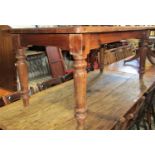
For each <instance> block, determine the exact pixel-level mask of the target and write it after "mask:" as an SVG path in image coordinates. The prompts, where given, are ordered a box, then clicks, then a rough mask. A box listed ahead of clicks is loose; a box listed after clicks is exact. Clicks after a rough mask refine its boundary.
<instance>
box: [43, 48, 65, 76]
mask: <svg viewBox="0 0 155 155" xmlns="http://www.w3.org/2000/svg"><path fill="white" fill-rule="evenodd" d="M46 53H47V57H48V61H49V65H50V69H51V74H52V77H53V78H59V77H61V76H64V75H65V64H64V60H63V56H62V53H61V50H60V49H59V48H57V47H50V46H47V47H46Z"/></svg>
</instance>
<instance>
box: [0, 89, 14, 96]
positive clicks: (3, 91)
mask: <svg viewBox="0 0 155 155" xmlns="http://www.w3.org/2000/svg"><path fill="white" fill-rule="evenodd" d="M11 93H13V92H12V91H10V90H6V89H3V88H0V97H1V96H6V95H10V94H11Z"/></svg>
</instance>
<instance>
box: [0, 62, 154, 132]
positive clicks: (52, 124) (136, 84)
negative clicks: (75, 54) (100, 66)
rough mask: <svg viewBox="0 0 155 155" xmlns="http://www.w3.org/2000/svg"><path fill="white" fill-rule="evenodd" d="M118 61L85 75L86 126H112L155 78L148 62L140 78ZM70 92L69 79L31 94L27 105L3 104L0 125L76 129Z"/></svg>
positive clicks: (19, 127)
mask: <svg viewBox="0 0 155 155" xmlns="http://www.w3.org/2000/svg"><path fill="white" fill-rule="evenodd" d="M122 63H123V62H122V61H120V62H118V63H116V64H113V65H112V67H113V69H111V68H112V67H110V66H109V69H108V68H107V69H106V71H105V72H104V73H103V74H100V73H99V71H95V72H92V73H91V74H89V77H88V84H87V85H88V87H87V101H88V116H87V120H86V129H112V128H113V127H114V126H115V125H116V123H117V122H118V120H119V119H120V118H121V117H123V116H124V115H125V114H126V113H127V112H128V111H129V110H130V109H131V108H132V107H133V106H134V105H135V104H136V102H137V101H138V100H139V98H141V97H142V96H143V94H144V93H145V92H146V91H147V90H148V89H149V88H150V87H151V85H152V84H153V82H154V81H155V80H154V79H155V67H153V66H151V65H150V64H149V63H148V64H147V72H146V74H145V76H144V79H143V81H142V80H139V76H138V73H136V71H135V72H132V73H131V72H129V69H127V70H125V69H124V70H120V69H121V68H125V67H123V66H122ZM133 65H134V63H133ZM131 68H132V67H131ZM132 69H133V70H136V69H135V68H132ZM73 94H74V93H73V81H69V82H66V83H64V84H61V85H59V86H56V87H54V88H51V89H47V90H45V91H42V92H40V93H38V94H36V95H34V96H33V97H32V98H31V99H30V103H31V104H30V106H29V107H27V108H24V107H22V101H18V102H16V103H14V104H11V105H8V106H5V107H3V108H1V109H0V128H3V129H43V130H44V129H46V130H48V129H61V130H63V129H76V120H75V118H74V98H73Z"/></svg>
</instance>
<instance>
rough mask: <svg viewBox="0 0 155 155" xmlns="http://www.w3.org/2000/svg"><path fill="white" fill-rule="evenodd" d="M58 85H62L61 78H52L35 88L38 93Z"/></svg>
mask: <svg viewBox="0 0 155 155" xmlns="http://www.w3.org/2000/svg"><path fill="white" fill-rule="evenodd" d="M60 83H62V78H60V77H59V78H53V79H51V80H48V81H45V82H42V83H38V84H37V86H38V89H39V91H42V90H45V89H47V88H50V87H52V86H55V85H57V84H60Z"/></svg>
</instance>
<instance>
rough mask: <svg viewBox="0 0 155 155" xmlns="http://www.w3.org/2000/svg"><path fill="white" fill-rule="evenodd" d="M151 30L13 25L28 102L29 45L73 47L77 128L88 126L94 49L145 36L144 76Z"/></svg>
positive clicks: (24, 99)
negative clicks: (89, 64)
mask: <svg viewBox="0 0 155 155" xmlns="http://www.w3.org/2000/svg"><path fill="white" fill-rule="evenodd" d="M151 30H155V27H131V26H130V27H106V26H73V27H59V28H46V29H45V28H43V29H42V28H37V29H12V31H11V33H12V37H13V38H14V45H15V50H16V49H18V50H16V52H17V63H16V65H17V70H18V74H19V80H20V83H21V90H22V91H21V93H22V97H23V103H24V105H25V106H27V105H29V95H28V70H27V65H26V61H25V55H24V48H26V47H27V46H29V45H38V46H39V45H40V46H57V47H59V48H61V49H63V50H69V51H70V53H71V54H72V55H73V57H74V69H75V72H74V86H75V90H74V91H75V105H76V106H75V117H76V119H77V129H84V128H85V127H84V124H85V119H86V115H87V101H86V100H87V97H86V96H87V95H86V83H87V72H86V58H87V55H88V54H89V53H90V50H91V49H94V48H100V47H101V45H102V44H106V43H111V42H115V41H119V40H122V39H131V38H137V39H141V47H140V52H139V56H140V67H139V73H140V77H142V75H143V73H144V70H145V59H146V53H147V51H148V46H147V45H148V38H149V35H150V31H151ZM103 55H104V50H102V52H101V54H100V57H101V60H103ZM100 71H101V72H102V71H103V61H101V65H100ZM103 87H104V86H103Z"/></svg>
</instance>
